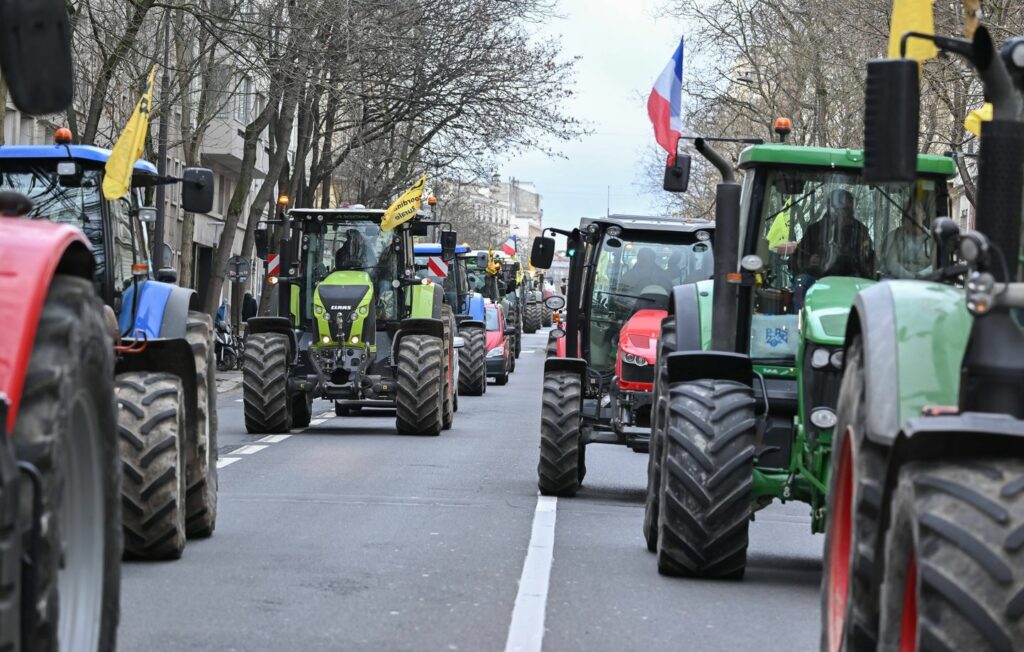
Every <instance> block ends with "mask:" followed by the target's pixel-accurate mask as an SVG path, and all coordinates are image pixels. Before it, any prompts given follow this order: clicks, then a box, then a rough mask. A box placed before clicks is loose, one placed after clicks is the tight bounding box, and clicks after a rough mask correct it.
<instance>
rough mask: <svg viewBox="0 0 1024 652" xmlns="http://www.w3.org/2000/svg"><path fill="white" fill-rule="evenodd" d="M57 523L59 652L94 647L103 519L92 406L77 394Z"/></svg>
mask: <svg viewBox="0 0 1024 652" xmlns="http://www.w3.org/2000/svg"><path fill="white" fill-rule="evenodd" d="M68 413H69V415H70V416H69V418H70V423H69V425H68V432H69V433H70V436H68V437H67V439H66V440H65V444H66V445H65V446H64V447H63V449H64V453H63V454H64V455H65V459H64V464H63V468H64V469H66V470H67V472H66V475H65V477H64V479H63V480H64V483H63V490H62V502H61V509H60V512H59V514H58V522H59V523H60V537H61V541H60V546H61V555H62V560H61V565H60V570H59V571H58V573H57V590H58V592H59V604H60V610H59V615H58V619H59V620H58V630H57V632H58V633H57V636H58V641H59V644H60V649H61V650H95V649H97V647H98V646H99V629H100V618H101V612H102V607H103V575H104V558H103V557H104V554H103V549H104V545H103V543H104V527H105V524H106V522H107V518H108V516H109V515H107V514H104V500H103V477H104V469H103V465H102V463H101V461H100V454H101V453H100V448H101V444H100V442H101V438H102V436H103V435H102V434H101V433H100V431H99V423H98V421H97V418H96V412H95V410H94V408H93V406H92V405H91V404H90V403H89V401H88V400H87V397H86V396H85V393H84V392H80V393H79V394H78V395H77V396H76V397H75V400H74V401H73V402H72V406H71V409H70V410H69V411H68Z"/></svg>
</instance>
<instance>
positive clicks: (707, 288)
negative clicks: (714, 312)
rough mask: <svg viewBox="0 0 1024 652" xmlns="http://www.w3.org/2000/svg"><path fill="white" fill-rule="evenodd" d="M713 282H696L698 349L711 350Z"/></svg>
mask: <svg viewBox="0 0 1024 652" xmlns="http://www.w3.org/2000/svg"><path fill="white" fill-rule="evenodd" d="M714 292H715V283H714V281H698V282H697V310H699V311H700V348H701V350H702V351H710V350H711V302H712V298H713V297H714Z"/></svg>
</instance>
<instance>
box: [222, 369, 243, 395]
mask: <svg viewBox="0 0 1024 652" xmlns="http://www.w3.org/2000/svg"><path fill="white" fill-rule="evenodd" d="M241 386H242V372H241V371H218V372H217V393H218V394H223V393H225V392H230V391H232V390H234V389H238V388H239V387H241Z"/></svg>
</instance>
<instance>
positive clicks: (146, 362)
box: [114, 337, 199, 432]
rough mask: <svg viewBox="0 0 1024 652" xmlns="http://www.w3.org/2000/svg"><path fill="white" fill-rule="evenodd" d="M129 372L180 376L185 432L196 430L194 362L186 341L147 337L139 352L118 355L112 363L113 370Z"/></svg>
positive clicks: (196, 399) (117, 372)
mask: <svg viewBox="0 0 1024 652" xmlns="http://www.w3.org/2000/svg"><path fill="white" fill-rule="evenodd" d="M129 371H150V372H165V373H169V374H174V375H175V376H177V377H178V378H180V379H181V384H182V386H183V388H184V390H185V420H186V422H187V423H188V430H187V432H196V419H197V418H198V414H197V412H196V409H195V407H194V406H196V405H198V401H199V399H198V396H197V395H196V391H197V389H196V361H195V357H194V356H193V354H192V345H190V344H189V343H188V340H186V339H185V338H184V337H181V338H178V339H151V340H147V342H146V346H145V348H144V349H142V351H140V352H138V353H128V354H125V355H121V356H118V358H117V361H116V362H115V363H114V373H115V374H122V373H126V372H129Z"/></svg>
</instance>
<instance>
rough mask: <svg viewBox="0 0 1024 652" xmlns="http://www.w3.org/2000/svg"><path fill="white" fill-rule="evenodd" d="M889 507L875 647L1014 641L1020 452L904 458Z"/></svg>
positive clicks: (1019, 567) (1021, 620) (1020, 606)
mask: <svg viewBox="0 0 1024 652" xmlns="http://www.w3.org/2000/svg"><path fill="white" fill-rule="evenodd" d="M891 513H892V521H891V525H890V527H889V530H888V533H887V535H886V540H885V560H884V579H883V582H882V590H881V599H880V631H879V644H880V645H879V649H884V650H896V649H920V650H1006V651H1010V650H1024V617H1022V616H1024V589H1022V588H1021V587H1022V586H1024V461H1021V460H1019V459H972V460H951V461H946V462H918V463H912V464H908V465H907V466H906V467H904V468H902V469H900V473H899V484H898V486H897V489H896V492H895V494H894V496H893V500H892V512H891ZM903 626H907V630H905V631H907V634H908V635H914V632H915V631H916V645H915V646H907V647H904V646H903V645H901V643H902V641H901V638H902V637H901V630H903Z"/></svg>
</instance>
